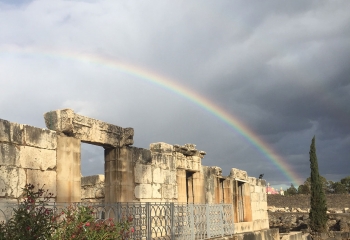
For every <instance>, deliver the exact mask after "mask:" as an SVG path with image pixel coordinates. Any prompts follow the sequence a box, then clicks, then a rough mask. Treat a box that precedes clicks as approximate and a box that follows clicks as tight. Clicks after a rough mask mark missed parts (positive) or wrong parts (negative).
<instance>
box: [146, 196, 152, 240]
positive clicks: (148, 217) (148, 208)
mask: <svg viewBox="0 0 350 240" xmlns="http://www.w3.org/2000/svg"><path fill="white" fill-rule="evenodd" d="M146 226H147V240H151V239H152V216H151V206H150V203H149V202H147V203H146Z"/></svg>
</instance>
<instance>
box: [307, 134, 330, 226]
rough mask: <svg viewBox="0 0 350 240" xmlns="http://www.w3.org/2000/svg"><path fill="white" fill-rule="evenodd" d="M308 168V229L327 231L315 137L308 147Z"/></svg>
mask: <svg viewBox="0 0 350 240" xmlns="http://www.w3.org/2000/svg"><path fill="white" fill-rule="evenodd" d="M310 168H311V176H310V179H311V202H310V205H311V209H310V213H309V216H310V228H311V230H313V231H314V232H326V231H327V204H326V197H325V193H324V189H323V187H322V182H321V178H320V174H319V172H318V163H317V156H316V146H315V136H314V137H313V138H312V142H311V146H310Z"/></svg>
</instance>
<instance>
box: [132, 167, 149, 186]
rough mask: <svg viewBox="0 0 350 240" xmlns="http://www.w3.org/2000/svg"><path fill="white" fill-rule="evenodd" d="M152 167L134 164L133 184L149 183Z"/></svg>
mask: <svg viewBox="0 0 350 240" xmlns="http://www.w3.org/2000/svg"><path fill="white" fill-rule="evenodd" d="M151 182H152V166H151V165H146V164H140V163H136V164H135V183H151Z"/></svg>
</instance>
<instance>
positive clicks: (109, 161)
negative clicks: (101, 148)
mask: <svg viewBox="0 0 350 240" xmlns="http://www.w3.org/2000/svg"><path fill="white" fill-rule="evenodd" d="M132 153H133V152H132V148H130V147H126V146H124V147H121V148H109V149H105V202H106V203H114V202H133V200H134V188H135V186H134V173H133V159H132V155H133V154H132Z"/></svg>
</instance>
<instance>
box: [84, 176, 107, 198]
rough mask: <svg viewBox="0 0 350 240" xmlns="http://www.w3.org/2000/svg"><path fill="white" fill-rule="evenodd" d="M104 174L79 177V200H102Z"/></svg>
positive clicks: (103, 195)
mask: <svg viewBox="0 0 350 240" xmlns="http://www.w3.org/2000/svg"><path fill="white" fill-rule="evenodd" d="M104 187H105V176H104V175H93V176H87V177H82V178H81V200H82V201H83V202H104V197H105V193H104Z"/></svg>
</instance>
